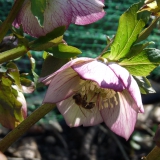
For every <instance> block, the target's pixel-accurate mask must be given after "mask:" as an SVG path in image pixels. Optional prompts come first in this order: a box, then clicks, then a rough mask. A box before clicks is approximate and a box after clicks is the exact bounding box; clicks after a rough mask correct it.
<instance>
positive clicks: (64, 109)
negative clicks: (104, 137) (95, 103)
mask: <svg viewBox="0 0 160 160" xmlns="http://www.w3.org/2000/svg"><path fill="white" fill-rule="evenodd" d="M57 107H58V110H59V111H60V113H61V114H62V115H63V116H64V119H65V121H66V123H67V124H68V125H69V126H70V127H77V126H80V125H83V126H93V125H97V124H99V123H101V122H103V119H102V117H101V115H100V112H99V110H98V107H94V108H93V109H91V110H89V109H84V108H82V107H81V106H78V105H77V104H75V102H74V100H73V98H72V96H71V97H69V98H68V99H65V100H63V101H61V102H59V103H57Z"/></svg>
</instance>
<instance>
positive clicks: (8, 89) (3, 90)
mask: <svg viewBox="0 0 160 160" xmlns="http://www.w3.org/2000/svg"><path fill="white" fill-rule="evenodd" d="M11 84H12V82H11V81H10V80H9V79H8V78H5V77H1V83H0V123H1V124H2V125H3V126H5V127H8V128H14V127H16V126H17V125H18V124H19V123H20V122H21V121H23V116H22V112H21V106H22V104H21V103H20V102H19V101H18V100H17V96H18V92H17V91H16V90H15V89H13V88H12V86H11Z"/></svg>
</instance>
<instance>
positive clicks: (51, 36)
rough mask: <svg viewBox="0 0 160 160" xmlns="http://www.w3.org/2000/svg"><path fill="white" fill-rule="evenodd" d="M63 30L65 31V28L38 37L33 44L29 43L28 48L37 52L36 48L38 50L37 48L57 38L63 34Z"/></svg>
mask: <svg viewBox="0 0 160 160" xmlns="http://www.w3.org/2000/svg"><path fill="white" fill-rule="evenodd" d="M65 30H66V27H65V26H61V27H58V28H55V29H54V30H53V31H52V32H49V33H47V34H46V35H45V36H42V37H39V38H38V39H37V40H35V41H34V42H32V43H30V45H29V48H30V49H31V50H37V48H39V46H41V45H43V44H45V43H47V42H49V41H51V40H53V39H55V38H57V37H60V36H62V35H63V34H64V32H65ZM61 39H62V38H61ZM58 40H59V39H58Z"/></svg>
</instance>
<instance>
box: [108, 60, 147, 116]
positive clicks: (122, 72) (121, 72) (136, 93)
mask: <svg viewBox="0 0 160 160" xmlns="http://www.w3.org/2000/svg"><path fill="white" fill-rule="evenodd" d="M108 67H110V68H111V69H112V70H113V72H114V73H115V75H116V76H117V77H118V78H119V79H120V80H121V82H122V83H123V85H124V86H125V88H126V89H127V90H128V91H129V93H130V95H131V97H132V98H133V99H134V101H135V103H136V104H137V107H135V108H134V109H135V110H136V111H139V112H141V113H143V112H144V108H143V105H142V99H141V94H140V90H139V87H138V84H137V82H136V81H135V80H134V78H133V77H132V76H131V75H130V74H129V72H128V71H127V70H126V69H125V68H123V67H121V66H119V65H118V64H115V63H110V64H108Z"/></svg>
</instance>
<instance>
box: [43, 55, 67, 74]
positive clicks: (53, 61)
mask: <svg viewBox="0 0 160 160" xmlns="http://www.w3.org/2000/svg"><path fill="white" fill-rule="evenodd" d="M67 62H68V59H59V58H55V57H53V56H51V55H49V56H47V58H46V59H45V61H44V63H43V66H42V71H41V75H40V77H45V76H48V75H49V74H52V73H53V72H55V71H57V70H58V69H59V68H60V67H62V66H63V65H64V64H66V63H67Z"/></svg>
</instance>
